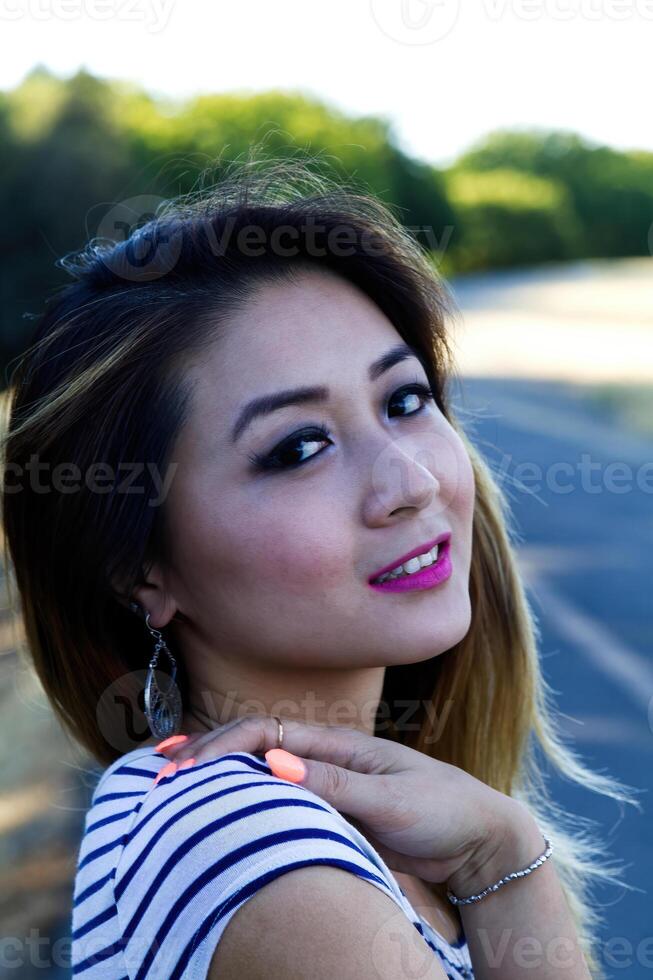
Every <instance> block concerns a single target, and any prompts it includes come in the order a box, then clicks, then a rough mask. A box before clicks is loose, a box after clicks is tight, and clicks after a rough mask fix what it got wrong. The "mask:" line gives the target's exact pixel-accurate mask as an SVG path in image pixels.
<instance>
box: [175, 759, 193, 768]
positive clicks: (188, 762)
mask: <svg viewBox="0 0 653 980" xmlns="http://www.w3.org/2000/svg"><path fill="white" fill-rule="evenodd" d="M196 762H197V759H186V761H185V762H181V763H180V764H179V766H178V767H177V768H178V769H188V767H189V766H194V765H195V763H196Z"/></svg>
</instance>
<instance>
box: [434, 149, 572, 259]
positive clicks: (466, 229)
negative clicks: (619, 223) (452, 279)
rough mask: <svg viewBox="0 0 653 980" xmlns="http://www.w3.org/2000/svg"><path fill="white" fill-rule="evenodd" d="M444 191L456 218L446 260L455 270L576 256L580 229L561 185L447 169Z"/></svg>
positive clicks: (515, 173)
mask: <svg viewBox="0 0 653 980" xmlns="http://www.w3.org/2000/svg"><path fill="white" fill-rule="evenodd" d="M445 187H446V190H447V194H448V196H449V200H450V201H451V203H452V205H453V207H454V208H455V210H456V213H457V216H458V224H457V232H458V233H457V234H455V235H454V236H453V237H452V244H451V246H450V254H449V256H448V258H449V262H450V263H452V264H453V267H454V268H456V269H457V270H458V271H461V272H468V271H472V270H476V269H485V268H489V267H490V268H500V267H506V266H514V265H530V264H533V263H536V262H546V261H551V260H557V261H562V260H565V259H570V258H573V257H574V256H575V255H576V254H578V249H579V243H580V228H579V225H578V222H577V219H576V215H575V213H574V209H573V205H572V203H571V200H570V196H569V194H568V192H567V189H566V188H565V186H564V185H563V184H560V183H558V182H557V181H554V180H547V179H545V178H543V177H535V176H533V175H532V174H528V173H525V172H522V171H519V170H512V169H509V168H508V167H502V168H497V169H494V170H486V171H483V170H479V171H474V170H469V169H456V168H452V169H451V170H450V171H449V172H448V174H447V177H446V182H445Z"/></svg>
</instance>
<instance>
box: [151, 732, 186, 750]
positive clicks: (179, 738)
mask: <svg viewBox="0 0 653 980" xmlns="http://www.w3.org/2000/svg"><path fill="white" fill-rule="evenodd" d="M187 738H188V735H171V736H170V738H164V739H163V741H162V742H159V744H158V745H155V746H154V748H155V749H156V750H157V752H162V751H163V749H167V748H170V747H172V746H173V745H179V744H180V742H185V741H186V739H187Z"/></svg>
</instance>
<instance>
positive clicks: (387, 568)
mask: <svg viewBox="0 0 653 980" xmlns="http://www.w3.org/2000/svg"><path fill="white" fill-rule="evenodd" d="M450 540H451V531H443V533H442V534H441V535H440V536H439V537H437V538H433V540H432V541H426V542H425V543H424V544H420V545H418V547H417V548H413V550H412V551H408V552H407V553H406V554H405V555H402V556H401V557H399V558H395V560H394V561H392V562H390V564H389V565H384V566H383V568H379V570H378V571H376V572H373V573H372V574H371V575H370V577H369V578H368V580H367V581H368V583H369V584H370V585H379V583H378V582H373V581H372V579H375V578H378V577H379V575H384V574H385V573H386V572H391V571H392V569H393V568H396V567H397V565H403V564H405V562H407V561H410V559H411V558H416V557H417V555H422V554H424V552H425V551H430V550H431V549H432V548H435V546H436V544H442V543H443V542H445V541H446V542H447V544H449V542H450ZM446 551H447V553H448V551H449V549H448V548H447V549H446ZM416 574H419V573H416ZM403 581H406V579H404V580H403ZM380 584H381V585H384V584H385V583H383V582H382V583H380Z"/></svg>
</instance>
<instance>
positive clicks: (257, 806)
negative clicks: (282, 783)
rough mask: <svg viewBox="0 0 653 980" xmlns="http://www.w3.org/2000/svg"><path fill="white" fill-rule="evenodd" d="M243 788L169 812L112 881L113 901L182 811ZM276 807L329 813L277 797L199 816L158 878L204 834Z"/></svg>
mask: <svg viewBox="0 0 653 980" xmlns="http://www.w3.org/2000/svg"><path fill="white" fill-rule="evenodd" d="M250 785H251V784H250ZM254 785H256V784H254ZM286 785H287V786H288V788H289V789H292V788H293V786H292V784H291V783H287V784H286ZM243 788H247V787H242V786H238V787H236V786H230V787H229V788H228V789H226V790H219V791H218V792H217V793H213V794H212V795H211V796H205V797H203V798H202V799H201V800H196V801H195V802H193V803H190V804H189V805H188V806H187V807H185V808H184V809H183V810H181V811H179V813H173V814H172V816H171V817H170V818H169V819H168V820H167V821H166V823H164V824H162V825H161V826H160V827H159V829H158V830H157V832H156V833H155V834H154V835H153V837H151V838H150V839H149V840H148V842H147V844H146V845H145V847H144V848H143V850H142V851H141V852H140V853H139V855H138V857H136V858H135V859H134V860H133V861H132V863H131V864H130V866H129V868H128V869H127V871H126V872H125V874H124V875H122V876H121V878H120V881H118V882H117V883H116V885H115V888H114V894H115V897H116V901H118V899H120V898H122V895H123V892H124V891H125V889H126V888H127V886H128V885H129V883H130V881H131V880H132V878H133V877H134V875H135V874H136V873H137V871H138V870H139V869H140V867H141V865H142V864H143V861H144V860H145V858H146V857H147V856H148V855H149V854H150V853H151V851H152V849H153V847H154V845H155V844H156V843H157V841H158V840H160V838H161V837H162V836H163V835H164V834H165V832H166V830H168V828H169V827H173V826H175V825H176V824H177V823H178V822H179V820H180V819H181V818H182V817H183V816H184V815H185V814H187V813H192V812H194V811H195V810H199V809H200V807H204V806H206V805H207V804H208V803H211V802H212V801H213V800H216V799H218V798H219V797H221V796H225V795H226V794H228V793H234V792H238V791H240V790H242V789H243ZM280 806H291V807H294V806H308V807H310V808H311V809H313V810H320V811H322V812H323V813H328V812H329V811H328V810H327V809H326V808H325V807H323V806H320V805H319V804H317V803H313V801H312V800H296V799H294V798H292V799H290V800H285V799H281V798H279V797H277V798H275V799H273V800H264V801H262V802H260V801H259V802H258V803H251V804H250V805H249V806H245V807H241V808H240V809H239V810H230V811H229V812H228V813H226V814H222V815H221V816H220V817H218V818H217V819H215V820H213V821H211V822H210V823H204V822H203V821H202V820H201V819H200V823H201V826H200V828H199V829H198V830H196V831H195V833H194V834H192V835H191V836H190V837H189V838H187V839H186V840H185V841H184V842H183V843H182V844H180V845H179V847H178V848H177V849H176V851H174V852H173V853H172V854H171V855H170V856H169V857H168V860H167V861H166V862H165V863H164V864H163V866H162V869H161V871H160V872H159V877H160V878H161V880H163V877H165V875H164V874H163V869H165V868H168V870H172V868H173V867H174V866H175V865H176V864H177V862H178V861H179V860H180V859H181V858H182V857H184V856H185V855H186V854H188V853H189V852H190V851H191V850H192V849H193V847H195V846H196V845H197V844H200V843H202V841H203V840H204V839H205V838H206V837H208V836H209V835H210V834H212V833H214V832H215V831H216V830H221V829H222V828H223V827H228V826H229V824H230V823H235V822H236V821H237V820H242V819H243V818H245V817H248V816H251V815H252V814H254V813H262V812H264V811H265V810H273V809H276V808H277V807H280ZM357 850H358V848H357ZM361 853H362V852H361Z"/></svg>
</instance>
